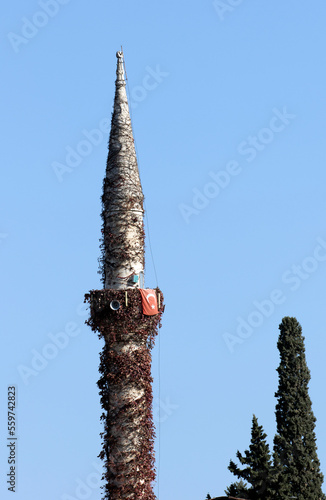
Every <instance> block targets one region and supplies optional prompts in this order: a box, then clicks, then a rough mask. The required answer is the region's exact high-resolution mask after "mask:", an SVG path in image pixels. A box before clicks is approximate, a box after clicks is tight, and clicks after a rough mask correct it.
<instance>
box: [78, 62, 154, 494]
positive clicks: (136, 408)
mask: <svg viewBox="0 0 326 500" xmlns="http://www.w3.org/2000/svg"><path fill="white" fill-rule="evenodd" d="M143 200H144V196H143V192H142V188H141V183H140V178H139V171H138V165H137V158H136V152H135V145H134V139H133V133H132V125H131V119H130V113H129V107H128V100H127V94H126V82H125V78H124V61H123V53H122V52H117V77H116V84H115V98H114V108H113V114H112V121H111V132H110V139H109V154H108V160H107V167H106V175H105V178H104V183H103V195H102V209H103V210H102V219H103V226H102V236H103V239H102V258H101V259H100V262H101V272H102V279H103V286H104V288H103V289H102V290H92V291H91V292H90V293H88V294H86V295H85V300H86V301H88V302H89V303H90V319H89V320H88V322H87V323H88V324H89V325H90V326H91V327H92V329H93V330H94V331H96V332H97V333H98V335H99V337H100V338H104V341H105V344H104V347H103V350H102V353H101V361H100V367H99V371H100V374H101V376H100V379H99V381H98V386H99V389H100V395H101V404H102V408H103V413H102V416H101V419H102V420H103V421H104V432H103V433H102V439H103V442H102V445H103V449H102V451H101V453H100V455H99V456H100V457H101V458H102V459H103V460H104V461H105V468H106V472H105V474H104V479H105V485H104V492H105V494H104V499H110V500H124V499H135V500H136V499H137V500H140V499H142V500H154V499H155V495H154V493H153V482H154V479H155V468H154V451H153V449H154V437H155V434H154V424H153V415H152V399H153V398H152V377H151V349H152V347H153V345H154V339H155V336H156V335H157V333H158V328H159V326H160V320H161V316H162V312H163V309H164V307H163V295H162V293H161V291H160V290H159V289H158V288H156V289H155V290H152V289H144V236H145V235H144V224H143V215H144V210H143Z"/></svg>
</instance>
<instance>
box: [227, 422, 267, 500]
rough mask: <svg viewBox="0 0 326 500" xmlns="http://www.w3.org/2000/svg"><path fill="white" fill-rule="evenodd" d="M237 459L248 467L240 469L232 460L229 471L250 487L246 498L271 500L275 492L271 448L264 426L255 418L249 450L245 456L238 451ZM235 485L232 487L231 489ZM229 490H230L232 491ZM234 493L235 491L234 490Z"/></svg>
mask: <svg viewBox="0 0 326 500" xmlns="http://www.w3.org/2000/svg"><path fill="white" fill-rule="evenodd" d="M237 458H238V460H239V461H240V464H241V465H246V467H245V468H243V469H240V468H239V467H238V466H237V465H236V464H235V463H234V462H233V461H232V460H231V461H230V465H229V467H228V468H229V470H230V471H231V472H232V473H233V474H234V475H235V476H237V477H238V478H239V479H242V480H244V481H246V482H247V483H248V484H249V485H250V487H249V488H247V490H246V491H244V493H246V494H247V496H246V497H244V498H249V499H250V500H271V499H272V498H273V491H272V485H271V478H272V463H271V455H270V451H269V446H268V444H267V442H266V434H265V432H264V430H263V426H262V425H258V420H257V418H256V417H255V415H254V416H253V419H252V427H251V443H250V446H249V450H246V451H245V454H244V456H243V455H242V454H241V453H240V452H239V451H237ZM232 486H233V485H231V486H230V488H231V487H232ZM230 488H229V490H230ZM232 491H233V489H232Z"/></svg>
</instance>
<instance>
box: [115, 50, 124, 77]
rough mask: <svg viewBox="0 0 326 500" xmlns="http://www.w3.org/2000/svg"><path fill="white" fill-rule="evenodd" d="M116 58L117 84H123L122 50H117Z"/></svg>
mask: <svg viewBox="0 0 326 500" xmlns="http://www.w3.org/2000/svg"><path fill="white" fill-rule="evenodd" d="M116 56H117V59H118V61H117V80H116V81H117V83H118V82H119V83H120V84H121V83H123V84H125V73H124V61H123V52H122V50H118V52H117V53H116Z"/></svg>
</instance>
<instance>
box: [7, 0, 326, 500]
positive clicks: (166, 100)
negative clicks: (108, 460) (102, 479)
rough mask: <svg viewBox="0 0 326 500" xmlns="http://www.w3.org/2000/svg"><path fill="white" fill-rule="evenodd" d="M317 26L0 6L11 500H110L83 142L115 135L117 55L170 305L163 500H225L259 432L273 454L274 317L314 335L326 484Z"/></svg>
mask: <svg viewBox="0 0 326 500" xmlns="http://www.w3.org/2000/svg"><path fill="white" fill-rule="evenodd" d="M231 4H233V6H231ZM236 4H237V5H236ZM46 12H47V13H46ZM325 16H326V5H325V3H324V2H323V1H322V0H316V1H315V2H313V3H312V4H307V3H306V2H301V3H300V2H297V1H295V0H289V1H287V2H283V1H282V2H281V1H275V2H272V3H269V2H260V1H258V0H252V1H248V0H243V1H241V0H237V1H234V0H233V1H231V0H224V7H223V1H220V2H219V3H218V2H215V5H214V3H213V1H212V0H207V1H199V0H198V1H194V0H188V1H179V2H172V1H171V0H167V1H165V2H152V1H143V2H134V1H130V0H128V1H125V0H120V1H119V2H106V1H104V0H99V1H97V2H95V3H92V4H90V2H86V1H79V2H77V1H76V0H71V1H65V2H63V0H61V2H60V4H59V1H57V2H56V3H55V2H47V1H46V0H45V1H44V2H43V3H42V1H39V2H38V1H34V0H24V1H22V0H16V1H15V2H11V3H6V5H4V6H3V8H2V16H1V33H2V37H1V40H2V41H1V47H0V50H1V58H2V92H1V110H2V111H1V114H2V120H1V128H2V130H1V137H2V148H1V157H2V160H1V164H2V169H1V171H2V174H1V176H2V179H1V184H0V190H1V193H0V204H1V218H0V255H1V311H2V312H1V317H2V321H1V332H2V334H1V342H2V348H1V359H0V366H1V401H2V411H1V415H0V435H1V443H2V444H1V452H0V460H1V461H0V471H1V481H0V496H1V498H4V499H7V498H12V497H11V496H10V495H11V493H10V492H8V491H7V485H6V483H5V481H6V474H7V472H8V465H7V455H8V449H7V448H6V446H5V440H6V437H7V433H6V407H5V401H6V391H7V386H8V385H12V384H15V385H16V386H17V392H18V407H17V433H18V437H19V440H18V448H17V457H18V463H17V478H18V479H17V487H18V492H17V493H16V496H15V499H16V500H43V499H44V498H46V499H47V500H72V499H73V500H75V499H78V500H79V499H81V498H84V499H86V498H87V499H90V500H93V499H94V500H95V499H98V498H100V493H99V488H98V474H99V473H98V471H97V470H96V468H95V467H96V466H98V463H99V461H98V459H97V458H96V457H97V455H98V453H99V451H100V449H101V444H100V437H99V433H100V431H101V424H100V422H99V417H100V413H101V409H100V404H99V396H98V390H97V386H96V381H97V379H98V371H97V370H98V363H99V351H100V349H101V342H100V341H99V340H98V339H97V337H96V336H95V335H94V334H93V333H92V332H91V330H90V329H89V328H88V327H87V326H85V325H84V320H85V319H86V316H85V311H84V310H83V309H82V307H81V306H80V305H81V303H82V301H83V295H84V293H85V292H87V291H88V290H90V289H92V288H98V287H100V277H99V275H98V274H97V268H98V265H97V258H98V257H99V242H98V240H99V238H100V226H101V220H100V196H101V187H102V178H103V175H104V171H105V163H106V155H107V138H108V134H107V132H104V133H102V132H101V134H98V135H97V137H95V133H93V143H94V144H90V143H89V139H87V135H89V134H90V133H91V131H92V130H94V129H98V128H99V127H100V126H102V128H103V123H104V122H103V120H105V118H110V116H111V111H112V103H113V95H114V79H115V64H116V57H115V52H116V51H117V50H118V49H119V47H120V45H121V44H122V45H123V47H124V52H125V58H126V64H127V73H128V79H129V80H128V84H129V92H130V100H131V103H132V119H133V127H134V131H135V138H136V144H137V150H138V154H139V165H140V171H141V178H142V184H143V188H144V193H145V196H146V208H147V213H148V216H149V226H150V234H151V243H152V249H153V254H154V260H155V266H156V269H157V275H158V284H159V286H160V287H161V289H162V290H163V292H164V294H165V300H166V304H167V306H166V311H165V315H164V321H163V328H162V330H161V332H160V348H159V346H158V344H157V346H156V347H155V349H154V351H153V376H154V379H155V382H154V413H155V421H156V425H157V434H158V435H159V436H160V440H159V441H158V440H157V458H158V457H160V459H159V460H158V461H157V464H159V489H160V494H159V498H160V500H170V499H173V498H178V499H181V500H183V499H184V500H203V499H204V498H205V497H206V494H207V492H210V494H211V495H212V496H213V495H221V494H223V491H224V489H225V487H226V486H228V484H230V482H231V481H232V480H233V477H232V476H231V474H230V473H229V472H228V470H227V466H228V463H229V460H230V458H235V453H236V451H237V449H239V450H240V451H244V449H246V448H247V447H248V445H249V440H250V427H251V419H252V414H253V413H255V414H256V415H257V417H258V419H259V422H260V423H261V424H263V426H264V429H265V431H266V433H267V434H268V440H269V443H270V444H272V440H273V435H274V433H275V418H274V409H275V398H274V392H275V391H276V389H277V373H276V371H275V369H276V368H277V366H278V363H279V357H278V351H277V347H276V342H277V337H278V325H279V323H280V321H281V319H282V317H283V316H296V317H297V319H298V320H299V321H300V322H301V324H302V327H303V332H304V335H305V337H306V351H307V352H306V354H307V362H308V366H309V368H310V370H311V375H312V380H311V383H310V396H311V399H312V401H313V410H314V413H315V415H316V417H317V427H316V434H317V444H318V454H319V458H320V461H321V467H322V471H323V473H324V474H326V444H325V443H326V427H325V422H326V404H325V397H324V393H325V375H326V367H325V349H326V331H325V313H324V310H325V280H326V261H325V258H326V222H325V210H326V196H325V185H326V169H325V160H326V158H325V156H326V155H325V128H326V100H325V88H326V81H325V80H326V78H325V66H326V65H325V43H326V35H325ZM10 33H11V34H10ZM104 128H105V127H104ZM83 141H84V142H83ZM85 141H86V143H85ZM87 141H88V142H87ZM78 151H79V153H80V154H79V153H78ZM68 153H69V154H68ZM67 155H68V158H66V157H67ZM73 157H74V158H73ZM58 164H60V165H61V166H60V167H59V171H60V172H61V175H59V174H58ZM72 165H73V166H72ZM60 169H61V170H60ZM56 172H57V173H56ZM60 180H61V182H60ZM216 182H219V183H220V187H219V186H218V185H217V184H216ZM147 232H148V231H147ZM147 241H148V239H147ZM146 262H147V268H146V286H148V287H152V286H155V285H156V280H155V274H154V271H153V264H152V261H151V256H150V252H149V251H147V255H146ZM266 300H268V302H266ZM272 300H273V302H272ZM260 310H263V312H261V311H260ZM250 323H251V325H252V326H250ZM240 325H242V326H241V327H240ZM245 325H246V326H245ZM65 330H66V333H65V334H64V335H59V333H60V332H64V331H65ZM54 339H55V340H56V342H57V343H58V342H61V344H60V345H61V347H55V346H54V341H55V340H54ZM42 353H43V354H44V353H45V354H46V356H47V357H48V359H47V360H46V359H45V361H44V359H43V358H40V357H39V356H40V355H42ZM49 358H52V359H49ZM159 358H160V362H161V363H160V364H161V370H160V377H159ZM42 359H43V361H42ZM22 366H23V367H25V368H22ZM26 369H27V372H26ZM22 370H23V371H22ZM24 370H25V371H24ZM24 374H25V375H24ZM159 381H160V384H159ZM159 385H160V400H159ZM159 401H160V402H159ZM159 407H160V414H159V412H158V408H159ZM83 484H86V485H87V484H88V486H87V488H88V489H86V490H83V489H82V486H81V485H83ZM78 488H79V489H78ZM157 489H158V486H157V487H156V491H157Z"/></svg>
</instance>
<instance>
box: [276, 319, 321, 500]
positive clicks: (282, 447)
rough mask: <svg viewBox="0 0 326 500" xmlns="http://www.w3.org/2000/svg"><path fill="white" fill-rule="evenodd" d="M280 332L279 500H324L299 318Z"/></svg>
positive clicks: (277, 415)
mask: <svg viewBox="0 0 326 500" xmlns="http://www.w3.org/2000/svg"><path fill="white" fill-rule="evenodd" d="M279 329H280V334H279V339H278V343H277V347H278V349H279V351H280V365H279V367H278V368H277V371H278V375H279V385H278V390H277V392H276V393H275V396H276V398H277V405H276V412H275V414H276V424H277V434H276V435H275V438H274V462H275V472H276V473H277V476H276V479H277V488H276V490H277V492H278V495H277V497H276V498H279V499H280V500H288V499H291V498H292V499H293V498H295V499H297V500H320V499H323V500H324V499H325V495H324V494H323V492H322V489H321V486H322V483H323V474H322V473H321V471H320V463H319V460H318V456H317V445H316V435H315V430H314V429H315V422H316V418H315V416H314V414H313V411H312V407H311V400H310V397H309V394H308V383H309V380H310V372H309V369H308V367H307V363H306V357H305V346H304V337H303V335H302V329H301V326H300V324H299V323H298V321H297V320H296V318H290V317H285V318H283V320H282V323H281V324H280V327H279Z"/></svg>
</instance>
